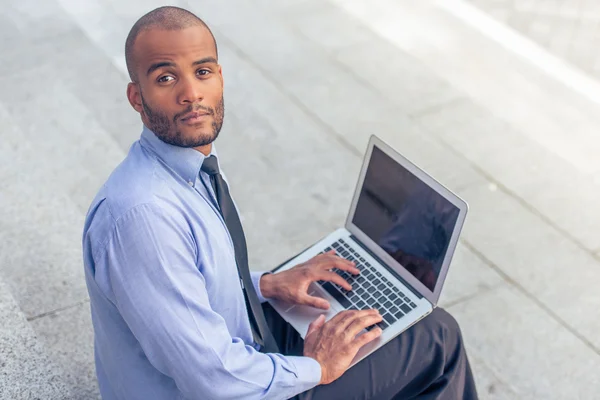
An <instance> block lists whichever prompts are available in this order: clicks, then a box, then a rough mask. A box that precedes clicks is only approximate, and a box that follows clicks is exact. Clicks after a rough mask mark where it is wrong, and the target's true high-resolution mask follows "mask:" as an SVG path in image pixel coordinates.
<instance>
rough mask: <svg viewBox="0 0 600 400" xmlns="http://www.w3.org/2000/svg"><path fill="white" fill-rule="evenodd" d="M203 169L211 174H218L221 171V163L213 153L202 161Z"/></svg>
mask: <svg viewBox="0 0 600 400" xmlns="http://www.w3.org/2000/svg"><path fill="white" fill-rule="evenodd" d="M201 169H202V171H204V172H206V173H207V174H208V175H210V176H213V175H217V174H218V173H219V163H218V162H217V157H215V156H213V155H210V156H208V157H206V158H205V159H204V161H203V162H202V168H201Z"/></svg>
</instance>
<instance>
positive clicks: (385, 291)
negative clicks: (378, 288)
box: [383, 289, 392, 296]
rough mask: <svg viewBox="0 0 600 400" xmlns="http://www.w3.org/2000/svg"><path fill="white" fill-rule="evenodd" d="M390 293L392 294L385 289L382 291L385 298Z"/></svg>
mask: <svg viewBox="0 0 600 400" xmlns="http://www.w3.org/2000/svg"><path fill="white" fill-rule="evenodd" d="M390 293H392V291H391V290H390V289H385V290H384V291H383V294H385V295H386V296H387V295H388V294H390Z"/></svg>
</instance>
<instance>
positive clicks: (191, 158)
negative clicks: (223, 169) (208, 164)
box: [140, 125, 220, 185]
mask: <svg viewBox="0 0 600 400" xmlns="http://www.w3.org/2000/svg"><path fill="white" fill-rule="evenodd" d="M140 144H141V145H142V146H143V147H145V148H147V149H149V150H150V151H152V152H153V153H155V154H156V155H157V156H158V157H159V158H160V159H161V160H162V161H164V162H165V164H167V165H168V166H169V167H170V168H172V169H173V170H174V171H175V172H176V173H177V174H178V175H179V176H181V177H182V178H183V179H185V181H186V182H191V183H192V184H193V185H195V183H196V178H198V174H199V173H200V168H201V167H202V163H203V162H204V159H205V158H206V157H207V156H205V155H204V154H202V153H200V152H199V151H198V150H195V149H192V148H189V147H179V146H174V145H172V144H168V143H165V142H163V141H162V140H160V139H159V138H158V136H156V134H155V133H154V132H152V131H151V130H150V129H148V128H147V127H146V126H145V125H144V129H143V130H142V136H141V138H140ZM209 155H214V156H215V157H217V165H219V157H218V156H217V150H216V148H215V144H214V143H213V145H212V146H211V151H210V154H209ZM219 168H220V165H219Z"/></svg>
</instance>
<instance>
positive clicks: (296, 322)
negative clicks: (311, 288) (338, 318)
mask: <svg viewBox="0 0 600 400" xmlns="http://www.w3.org/2000/svg"><path fill="white" fill-rule="evenodd" d="M311 295H312V296H318V297H322V296H320V295H319V293H318V291H315V292H312V293H311ZM340 311H342V309H339V310H338V309H337V308H336V307H335V306H334V305H333V304H331V303H330V305H329V310H321V309H319V308H314V307H309V306H298V305H296V306H290V307H289V308H288V309H286V311H285V312H284V313H283V317H284V319H285V320H287V321H288V322H289V323H290V325H292V326H293V327H294V329H296V330H297V331H298V333H300V336H302V339H304V337H305V336H306V332H307V331H308V325H309V324H310V323H311V322H313V321H314V320H315V319H317V318H318V317H319V315H321V314H325V320H326V321H329V320H330V319H331V318H333V317H334V316H335V315H336V314H337V313H338V312H340Z"/></svg>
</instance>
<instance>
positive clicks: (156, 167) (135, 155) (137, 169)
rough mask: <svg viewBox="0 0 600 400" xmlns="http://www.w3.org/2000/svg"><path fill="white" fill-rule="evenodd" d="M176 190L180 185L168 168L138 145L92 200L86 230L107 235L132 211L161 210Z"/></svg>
mask: <svg viewBox="0 0 600 400" xmlns="http://www.w3.org/2000/svg"><path fill="white" fill-rule="evenodd" d="M176 189H177V182H176V181H175V179H174V178H173V177H172V175H171V173H170V172H169V171H167V168H166V167H165V166H164V165H163V164H161V162H160V161H159V160H158V159H157V157H156V156H154V154H152V153H150V152H149V151H147V150H146V149H144V148H143V147H142V146H141V145H140V144H139V142H136V143H135V144H134V145H133V146H132V147H131V149H130V151H129V153H128V154H127V157H125V159H124V160H123V161H122V162H121V163H120V164H119V165H118V166H117V167H116V168H115V169H114V171H113V172H112V173H111V175H110V176H109V177H108V179H107V180H106V182H105V183H104V185H102V187H101V188H100V190H99V191H98V193H97V194H96V196H95V198H94V200H93V201H92V203H91V205H90V208H89V210H88V213H87V217H86V231H87V230H89V228H93V227H95V229H94V230H95V231H96V233H100V232H102V233H103V234H107V233H108V231H110V230H111V227H113V226H114V225H115V223H116V222H117V221H119V220H120V219H121V218H123V217H124V216H125V215H127V214H130V213H131V212H132V211H133V210H140V209H144V210H150V211H154V210H160V209H161V208H162V207H163V206H165V204H167V202H165V201H164V199H165V198H168V197H169V193H171V192H174V191H175V190H176ZM103 234H100V236H103Z"/></svg>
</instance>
